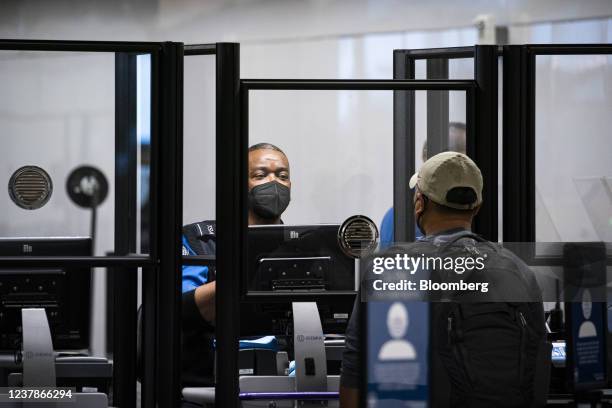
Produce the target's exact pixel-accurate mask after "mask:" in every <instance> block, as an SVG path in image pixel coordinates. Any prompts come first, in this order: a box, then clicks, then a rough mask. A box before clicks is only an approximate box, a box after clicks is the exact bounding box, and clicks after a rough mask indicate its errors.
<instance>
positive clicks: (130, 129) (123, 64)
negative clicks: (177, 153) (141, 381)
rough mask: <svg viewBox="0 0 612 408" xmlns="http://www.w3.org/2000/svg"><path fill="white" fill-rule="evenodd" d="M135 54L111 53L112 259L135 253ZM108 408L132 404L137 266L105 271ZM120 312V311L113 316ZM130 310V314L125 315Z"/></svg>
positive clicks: (134, 364)
mask: <svg viewBox="0 0 612 408" xmlns="http://www.w3.org/2000/svg"><path fill="white" fill-rule="evenodd" d="M136 104H137V101H136V54H133V53H117V54H115V255H127V254H129V253H134V252H135V249H136V211H137V208H136V202H137V200H136V173H137V171H136V170H137V168H136V167H137V166H138V163H137V150H136V149H137V135H136ZM107 282H108V283H109V286H108V291H109V298H108V301H109V306H110V307H108V308H107V327H108V328H110V329H111V330H109V331H110V333H109V335H108V336H107V338H109V339H112V345H111V346H110V348H109V351H111V352H112V353H113V405H114V406H117V407H133V406H135V405H136V353H135V350H136V307H137V305H136V302H137V299H136V291H137V286H138V283H137V276H136V268H120V267H116V268H108V279H107ZM116 311H121V313H115V312H116ZM130 311H131V313H130Z"/></svg>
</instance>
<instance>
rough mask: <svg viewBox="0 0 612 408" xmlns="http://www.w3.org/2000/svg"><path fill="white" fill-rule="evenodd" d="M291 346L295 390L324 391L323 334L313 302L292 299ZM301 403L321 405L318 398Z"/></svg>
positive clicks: (325, 362) (325, 378)
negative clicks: (293, 360) (293, 354)
mask: <svg viewBox="0 0 612 408" xmlns="http://www.w3.org/2000/svg"><path fill="white" fill-rule="evenodd" d="M292 308H293V348H294V353H295V391H297V392H309V391H314V392H317V391H318V392H321V391H327V361H326V358H325V337H324V336H323V328H322V327H321V319H320V317H319V309H318V308H317V304H316V303H315V302H293V303H292ZM301 406H319V407H320V406H321V404H320V402H319V401H313V402H306V401H304V402H303V404H302V405H301Z"/></svg>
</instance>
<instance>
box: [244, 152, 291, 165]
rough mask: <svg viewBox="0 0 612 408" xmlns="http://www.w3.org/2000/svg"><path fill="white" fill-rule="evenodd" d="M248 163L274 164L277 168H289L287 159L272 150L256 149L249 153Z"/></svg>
mask: <svg viewBox="0 0 612 408" xmlns="http://www.w3.org/2000/svg"><path fill="white" fill-rule="evenodd" d="M249 162H251V163H252V164H253V165H269V164H276V165H277V166H279V165H284V166H289V161H288V160H287V157H286V156H285V155H284V154H283V153H281V152H279V151H277V150H272V149H257V150H253V151H251V152H249Z"/></svg>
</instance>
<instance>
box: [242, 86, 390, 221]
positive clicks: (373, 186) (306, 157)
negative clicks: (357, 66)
mask: <svg viewBox="0 0 612 408" xmlns="http://www.w3.org/2000/svg"><path fill="white" fill-rule="evenodd" d="M249 98H250V100H249V106H250V110H249V145H253V144H256V143H261V142H269V143H273V144H275V145H276V146H278V147H280V148H281V149H282V150H283V151H284V152H285V153H286V155H287V157H288V159H289V163H290V171H291V204H290V205H289V207H288V209H287V211H286V212H285V213H284V214H283V216H282V219H283V222H284V223H285V224H321V223H342V222H343V221H344V220H345V219H347V218H348V217H350V216H352V215H355V214H362V215H366V216H368V217H370V218H371V219H372V220H374V221H375V222H376V223H377V224H379V222H380V220H381V219H382V217H383V215H384V213H385V212H386V211H387V209H389V208H390V207H391V206H392V205H393V160H392V159H393V93H392V92H391V91H251V92H250V96H249Z"/></svg>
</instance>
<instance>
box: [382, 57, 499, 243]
mask: <svg viewBox="0 0 612 408" xmlns="http://www.w3.org/2000/svg"><path fill="white" fill-rule="evenodd" d="M499 55H501V49H500V47H498V46H495V45H477V46H474V47H456V48H432V49H423V50H395V51H394V53H393V67H394V70H393V78H394V79H398V80H403V79H414V78H415V62H416V60H419V59H425V60H427V78H428V79H447V78H448V60H449V59H462V58H474V81H475V82H476V84H477V87H475V88H474V92H475V103H474V104H470V103H466V110H467V111H466V126H467V153H468V155H469V156H470V157H472V158H473V159H474V161H475V162H476V163H477V164H478V166H479V167H480V169H481V170H482V173H483V178H484V186H485V187H484V189H483V205H482V207H481V209H480V211H479V213H478V216H477V217H476V220H475V222H474V231H475V232H477V233H478V234H480V235H482V236H484V237H485V238H487V239H490V240H492V241H497V237H498V232H497V218H498V217H497V204H498V203H497V201H498V198H497V189H498V187H497V174H498V163H497V149H498V141H497V102H498V101H497V98H498V72H497V70H498V65H497V63H498V62H497V60H498V57H499ZM468 98H469V96H468ZM476 112H479V113H482V112H485V114H479V115H476ZM414 116H415V102H414V93H411V92H396V97H395V104H394V126H395V129H394V180H393V185H394V194H393V208H394V233H395V237H394V239H395V241H398V242H406V241H412V240H414V225H415V220H414V216H413V214H412V211H411V207H412V195H413V193H412V191H411V190H410V189H409V188H408V183H407V181H406V177H407V175H411V174H413V173H414V172H415V166H414V157H415V153H416V147H415V145H414V140H415V123H414ZM448 123H449V119H448V92H435V93H432V94H431V95H428V98H427V132H428V138H427V149H428V152H430V153H431V152H438V151H443V150H446V149H447V148H448V137H443V135H447V134H448ZM432 135H433V136H434V137H429V136H432ZM406 160H408V162H406Z"/></svg>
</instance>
